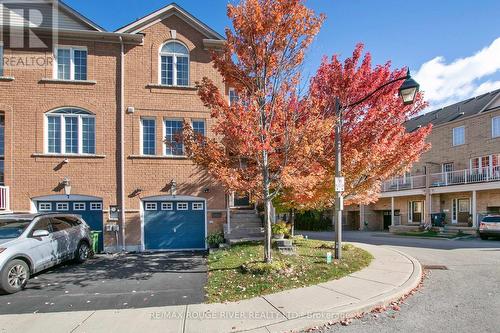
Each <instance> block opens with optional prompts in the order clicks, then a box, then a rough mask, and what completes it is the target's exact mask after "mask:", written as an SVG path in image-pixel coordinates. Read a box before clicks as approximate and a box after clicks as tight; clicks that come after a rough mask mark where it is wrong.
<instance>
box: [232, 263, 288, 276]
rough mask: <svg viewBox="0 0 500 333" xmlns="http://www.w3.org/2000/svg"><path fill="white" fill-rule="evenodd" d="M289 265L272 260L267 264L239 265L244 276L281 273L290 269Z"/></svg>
mask: <svg viewBox="0 0 500 333" xmlns="http://www.w3.org/2000/svg"><path fill="white" fill-rule="evenodd" d="M290 267H291V265H290V264H288V263H286V262H284V261H281V260H274V261H272V262H270V263H267V262H247V263H244V264H243V265H241V271H242V272H243V273H246V274H255V275H268V274H273V273H281V272H284V271H286V270H288V269H290Z"/></svg>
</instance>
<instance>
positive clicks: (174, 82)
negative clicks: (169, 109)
mask: <svg viewBox="0 0 500 333" xmlns="http://www.w3.org/2000/svg"><path fill="white" fill-rule="evenodd" d="M169 43H179V44H182V45H184V47H185V48H186V49H187V51H188V54H187V55H185V54H182V53H172V52H162V51H161V50H162V49H163V47H164V46H165V45H167V44H169ZM163 56H167V57H168V56H171V57H172V84H163V83H162V80H161V57H163ZM177 57H183V58H187V61H188V77H187V83H188V84H187V85H178V84H177ZM190 83H191V50H190V49H189V47H188V46H187V45H186V44H184V43H182V42H181V41H179V40H177V39H173V40H169V41H167V42H165V43H163V44H162V45H161V46H160V49H159V51H158V84H159V85H162V86H167V87H189V84H190Z"/></svg>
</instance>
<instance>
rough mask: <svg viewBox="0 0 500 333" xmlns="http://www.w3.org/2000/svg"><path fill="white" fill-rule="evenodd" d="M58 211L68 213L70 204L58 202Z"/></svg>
mask: <svg viewBox="0 0 500 333" xmlns="http://www.w3.org/2000/svg"><path fill="white" fill-rule="evenodd" d="M56 210H57V211H58V212H66V211H68V210H69V203H68V202H56Z"/></svg>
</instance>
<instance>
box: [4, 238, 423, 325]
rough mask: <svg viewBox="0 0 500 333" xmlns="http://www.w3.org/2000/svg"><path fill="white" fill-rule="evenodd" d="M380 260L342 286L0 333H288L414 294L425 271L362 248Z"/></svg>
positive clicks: (65, 317)
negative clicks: (141, 332)
mask: <svg viewBox="0 0 500 333" xmlns="http://www.w3.org/2000/svg"><path fill="white" fill-rule="evenodd" d="M354 245H356V246H358V247H361V248H363V249H365V250H367V251H369V252H370V253H371V254H372V255H373V256H374V258H375V259H374V260H373V261H372V263H371V264H370V266H369V267H367V268H365V269H363V270H361V271H359V272H356V273H353V274H351V275H349V276H347V277H345V278H342V279H340V280H335V281H330V282H326V283H322V284H319V285H316V286H311V287H306V288H300V289H293V290H289V291H284V292H279V293H276V294H271V295H266V296H262V297H257V298H253V299H249V300H245V301H241V302H234V303H225V304H195V305H187V306H186V305H184V306H169V307H159V308H146V309H127V310H103V311H82V312H62V313H44V314H23V315H4V316H0V332H1V333H4V332H5V333H7V332H51V333H52V332H119V333H125V332H139V331H143V332H168V333H170V332H171V333H199V332H203V333H211V332H213V333H223V332H242V331H246V332H254V333H274V332H276V333H278V332H279V333H282V332H287V331H291V330H294V331H295V330H301V329H306V328H310V327H313V326H317V325H323V324H325V323H327V322H335V321H339V320H342V319H344V318H348V317H351V316H354V315H356V314H358V313H361V312H368V311H370V310H371V309H373V308H374V307H377V306H379V305H387V304H389V303H390V302H391V301H394V300H397V299H398V298H400V297H401V296H403V295H404V294H406V293H408V292H409V291H411V290H412V289H414V288H415V287H416V286H417V285H418V284H419V282H420V279H421V275H422V269H421V266H420V264H419V263H418V262H417V261H416V260H415V259H413V258H411V257H409V256H407V255H405V254H403V253H401V252H398V251H395V250H392V249H388V248H385V247H380V246H374V245H367V244H358V243H354Z"/></svg>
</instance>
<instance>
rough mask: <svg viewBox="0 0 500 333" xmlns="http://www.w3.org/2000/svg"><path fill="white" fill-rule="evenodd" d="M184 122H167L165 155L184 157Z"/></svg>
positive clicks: (171, 120) (168, 120) (172, 120)
mask: <svg viewBox="0 0 500 333" xmlns="http://www.w3.org/2000/svg"><path fill="white" fill-rule="evenodd" d="M182 127H183V126H182V120H174V119H166V120H165V133H164V134H165V135H164V137H165V155H167V156H182V155H184V145H183V144H182V139H181V137H180V135H181V134H182Z"/></svg>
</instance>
